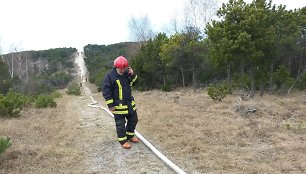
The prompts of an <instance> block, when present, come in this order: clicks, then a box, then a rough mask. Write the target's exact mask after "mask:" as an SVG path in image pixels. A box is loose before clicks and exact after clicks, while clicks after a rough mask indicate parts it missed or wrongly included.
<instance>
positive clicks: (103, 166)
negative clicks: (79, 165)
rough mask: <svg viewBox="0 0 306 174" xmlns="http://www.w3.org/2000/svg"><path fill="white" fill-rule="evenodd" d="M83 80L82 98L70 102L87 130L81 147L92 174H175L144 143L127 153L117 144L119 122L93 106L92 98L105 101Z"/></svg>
mask: <svg viewBox="0 0 306 174" xmlns="http://www.w3.org/2000/svg"><path fill="white" fill-rule="evenodd" d="M80 59H83V58H82V55H81V54H79V57H78V58H77V59H76V60H77V61H76V62H77V63H78V65H79V66H80V67H81V68H80V69H81V71H80V72H81V77H86V74H82V73H86V69H85V68H86V67H84V64H83V63H82V62H83V61H81V60H80ZM84 79H86V78H83V85H82V96H80V97H77V99H76V100H72V101H69V102H68V103H67V107H66V108H67V109H71V110H74V111H77V112H75V113H77V115H76V117H78V118H79V121H80V122H79V125H78V128H79V129H82V130H83V131H84V136H82V137H79V138H80V140H81V141H80V146H83V148H82V149H84V150H85V151H86V154H87V159H88V160H87V162H86V163H87V165H88V166H87V168H88V170H89V171H88V172H89V173H173V171H172V170H171V169H170V168H169V167H168V166H166V165H165V164H164V163H163V162H162V161H160V160H159V159H158V158H157V157H156V156H155V155H154V154H153V153H152V152H151V151H150V150H149V149H148V148H147V147H146V146H145V145H144V144H143V143H137V144H132V149H130V150H125V149H123V148H122V147H121V146H120V144H119V143H118V142H117V136H116V130H115V122H114V119H113V118H112V117H110V116H109V115H108V114H107V113H106V112H105V111H104V110H102V109H98V108H92V107H89V106H88V104H90V103H92V100H91V98H90V96H92V97H93V98H94V99H95V100H96V101H98V105H101V104H102V103H103V102H104V101H103V99H102V95H101V94H99V93H95V94H93V93H92V92H91V90H90V89H94V87H93V86H92V85H91V84H89V82H88V83H87V82H86V80H84Z"/></svg>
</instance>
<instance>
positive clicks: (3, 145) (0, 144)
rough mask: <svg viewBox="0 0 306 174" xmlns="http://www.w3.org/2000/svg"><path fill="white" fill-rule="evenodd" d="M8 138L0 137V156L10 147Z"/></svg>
mask: <svg viewBox="0 0 306 174" xmlns="http://www.w3.org/2000/svg"><path fill="white" fill-rule="evenodd" d="M11 145H12V144H11V142H10V138H9V137H1V138H0V155H1V154H2V153H3V152H4V151H5V150H6V149H7V148H9V147H10V146H11Z"/></svg>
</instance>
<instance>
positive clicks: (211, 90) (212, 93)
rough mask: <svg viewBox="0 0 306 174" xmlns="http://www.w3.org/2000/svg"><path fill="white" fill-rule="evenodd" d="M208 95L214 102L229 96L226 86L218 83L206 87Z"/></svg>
mask: <svg viewBox="0 0 306 174" xmlns="http://www.w3.org/2000/svg"><path fill="white" fill-rule="evenodd" d="M207 90H208V95H209V97H210V98H212V99H213V100H214V102H220V101H221V100H222V99H223V98H224V97H225V96H226V95H227V94H229V89H228V85H227V84H225V83H220V84H216V85H212V86H210V87H208V89H207Z"/></svg>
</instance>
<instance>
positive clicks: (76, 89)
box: [66, 83, 81, 95]
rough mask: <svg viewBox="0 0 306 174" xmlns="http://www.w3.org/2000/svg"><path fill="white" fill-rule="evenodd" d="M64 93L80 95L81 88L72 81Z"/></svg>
mask: <svg viewBox="0 0 306 174" xmlns="http://www.w3.org/2000/svg"><path fill="white" fill-rule="evenodd" d="M66 93H67V94H68V95H81V88H80V86H79V85H77V84H75V83H74V84H72V85H70V86H69V87H68V90H67V91H66Z"/></svg>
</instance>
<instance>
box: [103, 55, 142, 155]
mask: <svg viewBox="0 0 306 174" xmlns="http://www.w3.org/2000/svg"><path fill="white" fill-rule="evenodd" d="M135 83H137V75H136V74H135V73H134V71H133V69H132V68H131V67H129V65H128V61H127V60H126V58H125V57H123V56H119V57H117V58H116V59H115V60H114V68H113V69H112V71H111V72H110V73H109V74H107V75H106V76H105V78H104V82H103V87H102V94H103V97H104V99H105V100H106V104H107V106H108V108H109V110H110V111H111V112H112V113H113V114H114V118H115V122H116V131H117V136H118V141H119V143H120V144H121V146H122V147H123V148H125V149H130V148H131V145H130V144H129V143H128V141H131V142H133V143H138V142H139V139H138V138H137V137H136V136H135V133H134V131H135V127H136V125H137V122H138V117H137V112H136V105H135V101H134V97H133V96H132V86H133V85H134V84H135ZM125 123H127V124H126V125H125Z"/></svg>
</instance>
